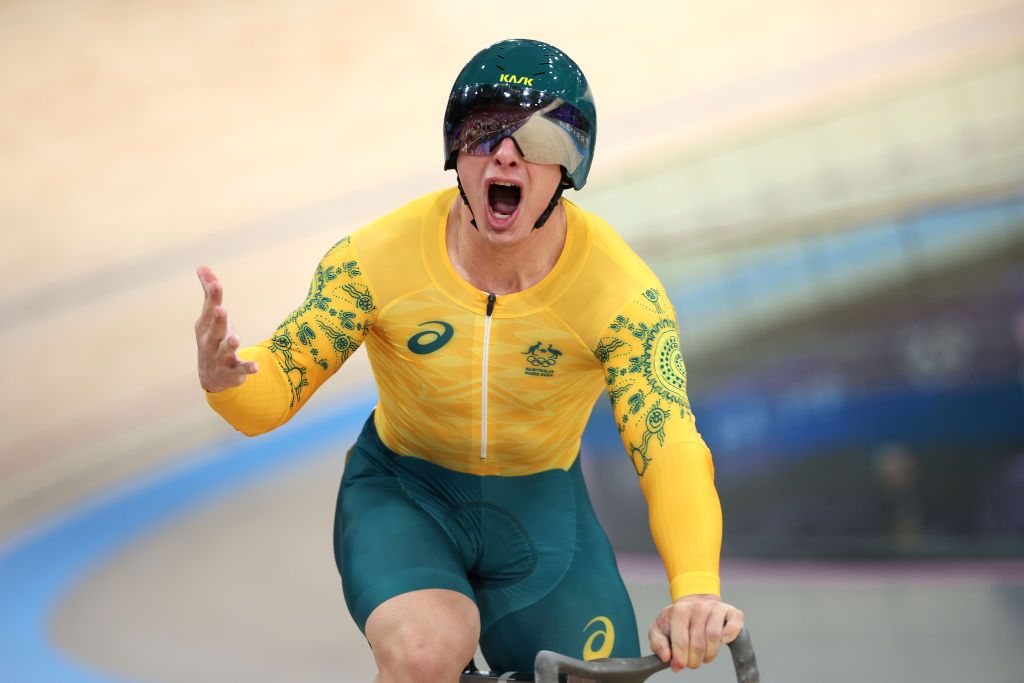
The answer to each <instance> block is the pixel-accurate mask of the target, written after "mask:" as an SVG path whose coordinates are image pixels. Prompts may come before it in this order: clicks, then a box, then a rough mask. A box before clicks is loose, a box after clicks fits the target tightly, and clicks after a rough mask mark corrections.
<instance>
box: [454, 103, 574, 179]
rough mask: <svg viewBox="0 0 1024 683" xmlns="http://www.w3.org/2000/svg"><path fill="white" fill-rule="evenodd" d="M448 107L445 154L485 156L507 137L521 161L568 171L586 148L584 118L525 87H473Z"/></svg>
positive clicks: (564, 104) (570, 106)
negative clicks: (552, 165) (557, 166)
mask: <svg viewBox="0 0 1024 683" xmlns="http://www.w3.org/2000/svg"><path fill="white" fill-rule="evenodd" d="M448 108H449V112H448V113H449V115H448V117H446V118H447V120H448V121H450V122H453V123H452V124H451V125H450V128H451V129H450V130H447V129H446V130H445V143H446V146H447V152H448V154H449V156H450V155H451V152H455V151H457V152H459V153H463V154H490V153H491V152H492V151H493V150H494V148H495V147H497V146H498V145H499V144H500V143H501V141H502V140H504V139H505V138H508V137H510V138H512V139H513V140H514V141H515V143H516V144H517V145H518V146H519V151H520V152H522V154H523V157H524V158H525V159H526V160H527V161H530V162H533V163H537V164H559V165H561V166H564V167H565V169H566V171H567V172H568V173H573V172H574V171H575V170H576V169H577V167H579V165H580V163H581V162H582V161H583V160H584V159H585V158H586V154H587V151H588V150H589V148H590V136H591V132H590V122H589V121H588V120H587V119H586V117H585V116H583V114H582V113H581V112H580V111H579V110H578V109H576V107H574V106H572V105H571V104H569V103H568V102H566V101H565V100H562V99H560V98H557V97H554V96H551V95H549V94H547V93H544V92H540V91H537V90H533V89H530V88H524V89H511V88H508V87H507V86H477V87H476V88H475V89H473V90H472V91H470V92H461V93H457V94H456V95H454V96H453V97H452V99H451V100H450V101H449V104H448Z"/></svg>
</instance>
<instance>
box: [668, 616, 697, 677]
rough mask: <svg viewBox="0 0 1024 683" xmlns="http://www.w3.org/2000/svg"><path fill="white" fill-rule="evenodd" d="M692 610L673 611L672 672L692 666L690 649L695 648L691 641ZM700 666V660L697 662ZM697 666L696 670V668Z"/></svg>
mask: <svg viewBox="0 0 1024 683" xmlns="http://www.w3.org/2000/svg"><path fill="white" fill-rule="evenodd" d="M691 618H692V610H680V609H674V610H672V630H671V635H672V670H673V671H680V670H681V669H684V668H686V667H687V666H690V662H691V661H693V660H692V657H691V655H690V649H691V648H692V646H693V643H692V641H691V637H690V636H691V632H690V621H691ZM695 664H696V666H700V660H697V661H696V662H695ZM696 666H695V667H694V668H696Z"/></svg>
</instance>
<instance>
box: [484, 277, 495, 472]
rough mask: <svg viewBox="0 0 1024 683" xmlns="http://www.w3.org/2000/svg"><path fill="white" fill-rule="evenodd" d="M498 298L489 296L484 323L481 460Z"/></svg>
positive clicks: (485, 448)
mask: <svg viewBox="0 0 1024 683" xmlns="http://www.w3.org/2000/svg"><path fill="white" fill-rule="evenodd" d="M497 298H498V297H496V296H494V294H488V295H487V318H486V320H485V321H484V360H483V387H482V390H481V391H480V459H481V460H486V459H487V347H488V346H489V345H490V342H491V314H492V313H494V302H495V301H496V300H497Z"/></svg>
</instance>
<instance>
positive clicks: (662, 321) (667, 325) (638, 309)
mask: <svg viewBox="0 0 1024 683" xmlns="http://www.w3.org/2000/svg"><path fill="white" fill-rule="evenodd" d="M594 354H595V355H596V356H597V358H598V360H599V361H601V363H602V365H603V366H604V371H605V382H606V384H607V385H608V396H609V397H610V399H611V403H612V410H613V412H614V414H615V420H616V425H617V427H618V430H619V434H620V436H621V437H622V443H623V445H624V446H625V447H626V450H627V452H628V453H629V457H630V459H631V460H632V462H633V467H634V468H635V469H636V473H637V475H638V476H639V477H640V486H641V489H642V490H643V492H644V496H645V497H646V498H647V503H648V508H649V513H650V524H651V534H652V536H653V537H654V541H655V544H656V545H657V546H658V550H659V552H660V554H661V556H662V559H663V560H664V561H665V565H666V569H667V571H668V578H669V582H670V590H671V593H672V599H673V600H676V599H678V598H680V597H682V596H683V595H688V594H692V593H712V594H716V595H717V594H719V591H720V585H719V578H718V558H719V552H720V549H721V534H722V513H721V505H720V504H719V501H718V494H717V493H716V491H715V486H714V467H713V465H712V461H711V453H710V451H709V450H708V448H707V446H706V445H705V444H704V440H703V439H702V438H701V436H700V434H699V433H698V432H697V428H696V424H695V422H694V417H693V411H692V410H691V409H690V402H689V399H688V398H687V395H686V367H685V365H684V364H683V356H682V352H681V351H680V348H679V325H678V324H677V322H676V316H675V311H674V310H673V308H672V305H671V303H670V302H669V300H668V298H667V297H666V296H665V295H664V294H663V293H662V292H661V291H660V290H659V289H656V288H651V289H647V290H646V291H644V292H642V293H639V294H638V295H637V296H636V297H635V298H634V299H633V300H632V301H630V302H629V303H627V304H626V305H625V306H624V307H623V308H621V309H620V310H619V311H618V312H617V314H616V315H615V316H614V318H613V319H612V321H611V323H610V324H609V325H608V328H607V330H606V332H605V334H604V335H603V336H602V337H601V338H600V339H599V341H598V343H597V347H596V348H595V350H594Z"/></svg>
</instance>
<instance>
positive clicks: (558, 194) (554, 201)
mask: <svg viewBox="0 0 1024 683" xmlns="http://www.w3.org/2000/svg"><path fill="white" fill-rule="evenodd" d="M564 181H565V171H562V179H561V180H559V181H558V187H557V188H555V194H554V196H552V197H551V201H550V202H548V208H546V209H544V213H542V214H541V215H540V218H538V219H537V222H536V223H534V224H533V229H534V230H536V229H537V228H543V227H544V224H545V223H547V222H548V219H549V218H551V212H552V211H554V210H555V207H556V206H558V200H559V199H561V198H562V191H563V190H564V189H565V183H564Z"/></svg>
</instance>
